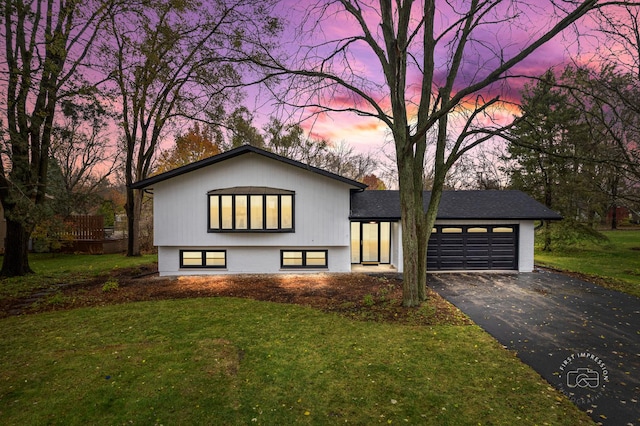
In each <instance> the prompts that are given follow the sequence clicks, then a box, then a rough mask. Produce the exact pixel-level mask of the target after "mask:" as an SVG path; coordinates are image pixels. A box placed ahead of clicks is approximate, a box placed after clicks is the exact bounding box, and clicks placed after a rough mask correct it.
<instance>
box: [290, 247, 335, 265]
mask: <svg viewBox="0 0 640 426" xmlns="http://www.w3.org/2000/svg"><path fill="white" fill-rule="evenodd" d="M327 253H328V252H327V250H281V251H280V266H281V267H282V268H326V267H328V263H327Z"/></svg>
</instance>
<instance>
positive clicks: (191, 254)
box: [180, 250, 227, 268]
mask: <svg viewBox="0 0 640 426" xmlns="http://www.w3.org/2000/svg"><path fill="white" fill-rule="evenodd" d="M180 267H181V268H226V267H227V252H226V251H225V250H180Z"/></svg>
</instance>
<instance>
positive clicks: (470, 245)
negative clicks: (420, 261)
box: [427, 225, 518, 272]
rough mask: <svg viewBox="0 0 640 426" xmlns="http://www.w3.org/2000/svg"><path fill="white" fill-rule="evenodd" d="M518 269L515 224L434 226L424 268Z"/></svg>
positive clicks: (445, 269)
mask: <svg viewBox="0 0 640 426" xmlns="http://www.w3.org/2000/svg"><path fill="white" fill-rule="evenodd" d="M517 269H518V225H436V227H435V228H434V229H433V231H432V233H431V238H430V239H429V248H428V251H427V270H428V271H431V272H433V271H465V270H466V271H482V270H501V271H504V270H517Z"/></svg>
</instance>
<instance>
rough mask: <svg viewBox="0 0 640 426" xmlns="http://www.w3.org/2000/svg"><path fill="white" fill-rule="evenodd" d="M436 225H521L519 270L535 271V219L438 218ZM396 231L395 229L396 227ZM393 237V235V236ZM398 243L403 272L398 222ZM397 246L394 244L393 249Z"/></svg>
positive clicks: (400, 269) (400, 228)
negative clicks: (461, 219)
mask: <svg viewBox="0 0 640 426" xmlns="http://www.w3.org/2000/svg"><path fill="white" fill-rule="evenodd" d="M436 225H519V227H518V228H519V231H518V271H519V272H531V271H533V242H534V224H533V220H463V221H460V220H438V221H436ZM394 232H395V229H394ZM392 238H393V237H392ZM395 241H396V242H397V244H398V247H397V251H398V257H397V263H395V262H394V264H395V266H396V268H398V272H402V225H400V223H399V222H398V229H397V238H395ZM393 250H396V247H393V246H392V251H393Z"/></svg>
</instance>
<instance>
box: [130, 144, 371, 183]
mask: <svg viewBox="0 0 640 426" xmlns="http://www.w3.org/2000/svg"><path fill="white" fill-rule="evenodd" d="M247 153H254V154H258V155H261V156H263V157H267V158H271V159H273V160H276V161H280V162H282V163H285V164H289V165H291V166H294V167H298V168H301V169H304V170H307V171H310V172H312V173H317V174H319V175H322V176H325V177H328V178H331V179H335V180H337V181H340V182H342V183H346V184H347V185H351V186H355V187H356V188H360V189H364V188H366V187H367V185H365V184H364V183H361V182H358V181H355V180H352V179H349V178H346V177H344V176H340V175H337V174H335V173H331V172H328V171H326V170H322V169H319V168H317V167H313V166H310V165H308V164H304V163H301V162H299V161H296V160H292V159H290V158H286V157H282V156H281V155H277V154H274V153H273V152H269V151H265V150H264V149H260V148H256V147H255V146H251V145H243V146H240V147H238V148H234V149H232V150H229V151H226V152H223V153H222V154H218V155H214V156H213V157H209V158H205V159H204V160H200V161H196V162H195V163H191V164H187V165H186V166H182V167H178V168H177V169H173V170H169V171H168V172H165V173H161V174H159V175H156V176H152V177H150V178H147V179H143V180H139V181H137V182H134V183H132V184H131V188H133V189H144V188H148V187H150V186H153V185H154V184H156V183H158V182H162V181H165V180H167V179H171V178H174V177H176V176H180V175H183V174H185V173H189V172H193V171H195V170H198V169H201V168H203V167H207V166H210V165H212V164H216V163H219V162H221V161H225V160H229V159H231V158H235V157H238V156H241V155H244V154H247Z"/></svg>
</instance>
